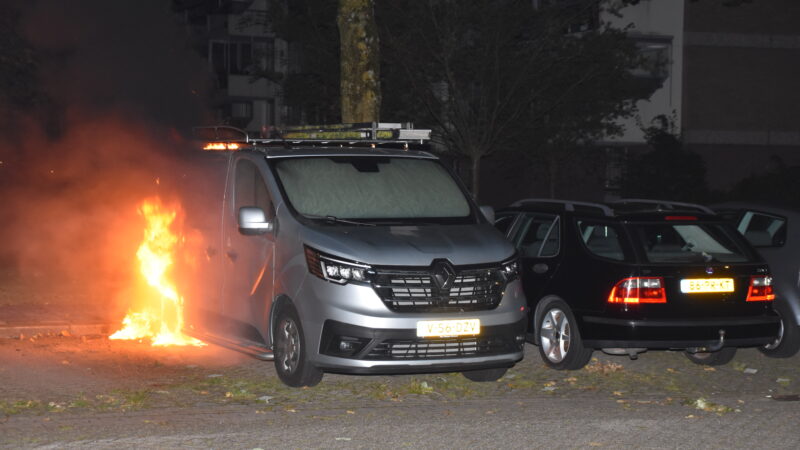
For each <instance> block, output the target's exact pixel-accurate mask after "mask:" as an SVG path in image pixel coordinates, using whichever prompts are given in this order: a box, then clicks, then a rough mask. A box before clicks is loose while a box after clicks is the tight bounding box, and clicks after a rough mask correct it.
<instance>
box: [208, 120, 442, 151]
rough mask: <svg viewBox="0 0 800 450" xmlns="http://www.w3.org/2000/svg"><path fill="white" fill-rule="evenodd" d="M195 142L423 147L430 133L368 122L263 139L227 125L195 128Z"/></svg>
mask: <svg viewBox="0 0 800 450" xmlns="http://www.w3.org/2000/svg"><path fill="white" fill-rule="evenodd" d="M193 132H194V136H195V138H197V139H200V140H203V141H206V142H207V144H206V146H205V147H204V148H205V149H206V150H238V149H240V148H242V146H252V145H284V146H289V145H327V146H334V145H340V146H364V145H366V146H370V147H376V146H380V145H384V146H386V145H388V146H395V147H396V146H400V147H401V148H406V149H407V148H408V147H409V146H410V145H417V146H421V145H425V144H426V143H427V141H430V139H431V130H428V129H415V128H414V126H413V125H412V124H411V123H394V122H372V123H354V124H332V125H301V126H292V127H284V128H273V129H270V130H269V132H268V133H267V136H263V137H258V138H255V137H251V136H249V135H248V134H247V132H246V131H244V130H241V129H238V128H234V127H229V126H212V127H196V128H194V130H193Z"/></svg>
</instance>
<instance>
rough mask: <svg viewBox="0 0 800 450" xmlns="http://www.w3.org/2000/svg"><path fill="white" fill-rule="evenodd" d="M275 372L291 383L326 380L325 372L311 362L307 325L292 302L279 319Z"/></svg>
mask: <svg viewBox="0 0 800 450" xmlns="http://www.w3.org/2000/svg"><path fill="white" fill-rule="evenodd" d="M273 336H274V347H273V348H274V350H273V353H274V356H275V361H274V362H275V372H277V373H278V378H280V379H281V381H283V382H284V383H285V384H286V385H287V386H291V387H303V386H316V385H317V384H318V383H319V382H320V381H322V375H323V373H322V371H321V370H319V369H317V368H316V367H315V366H314V365H313V364H311V363H310V362H309V357H308V356H309V355H308V347H307V346H306V340H305V336H304V334H303V326H302V325H301V324H300V318H299V317H298V316H297V311H296V310H295V309H294V306H292V305H291V304H285V305H283V306H282V307H281V308H280V310H278V315H277V317H276V318H275V330H274V333H273Z"/></svg>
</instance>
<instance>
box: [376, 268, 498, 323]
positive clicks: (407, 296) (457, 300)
mask: <svg viewBox="0 0 800 450" xmlns="http://www.w3.org/2000/svg"><path fill="white" fill-rule="evenodd" d="M435 271H436V268H431V269H421V270H397V269H391V270H389V269H376V270H375V275H374V276H373V279H372V286H373V288H374V289H375V292H377V293H378V295H379V296H380V298H381V299H382V300H383V302H384V303H385V304H386V306H387V307H388V308H389V309H391V310H392V311H398V312H431V311H442V312H444V311H479V310H487V309H494V308H496V307H497V305H498V304H499V303H500V299H501V298H502V296H503V289H504V287H505V282H504V281H503V280H504V279H503V276H502V272H501V270H500V268H499V267H498V268H488V269H487V268H482V269H465V270H459V269H458V268H457V267H453V268H452V272H451V273H450V277H451V279H450V280H447V281H446V282H445V283H444V286H442V278H441V276H439V283H437V279H436V276H437V275H436V273H435Z"/></svg>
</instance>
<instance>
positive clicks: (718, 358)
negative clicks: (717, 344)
mask: <svg viewBox="0 0 800 450" xmlns="http://www.w3.org/2000/svg"><path fill="white" fill-rule="evenodd" d="M685 354H686V357H687V358H689V361H691V362H693V363H695V364H700V365H703V366H724V365H725V364H728V363H729V362H731V360H732V359H733V357H734V356H736V347H723V348H722V349H721V350H718V351H716V352H697V353H689V352H686V353H685Z"/></svg>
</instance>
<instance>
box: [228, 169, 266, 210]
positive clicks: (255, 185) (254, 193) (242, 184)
mask: <svg viewBox="0 0 800 450" xmlns="http://www.w3.org/2000/svg"><path fill="white" fill-rule="evenodd" d="M233 196H234V205H235V209H234V211H236V214H238V213H239V209H240V208H242V207H245V206H256V207H259V208H261V209H262V210H263V211H264V215H265V216H266V218H267V219H268V220H269V219H271V218H272V217H273V215H274V210H273V208H272V201H271V200H270V198H269V193H268V192H267V185H266V184H265V183H264V178H263V177H262V176H261V173H259V171H258V167H256V165H255V164H253V163H252V162H250V161H247V160H246V159H242V160H240V161H239V162H237V163H236V185H235V188H234V193H233Z"/></svg>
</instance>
